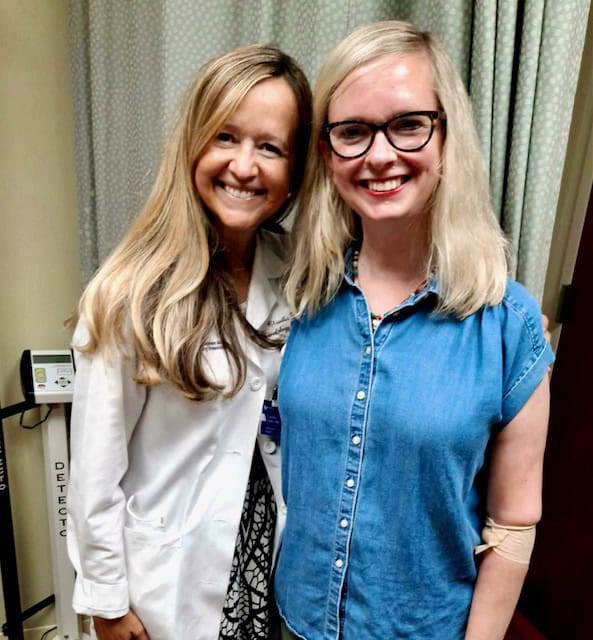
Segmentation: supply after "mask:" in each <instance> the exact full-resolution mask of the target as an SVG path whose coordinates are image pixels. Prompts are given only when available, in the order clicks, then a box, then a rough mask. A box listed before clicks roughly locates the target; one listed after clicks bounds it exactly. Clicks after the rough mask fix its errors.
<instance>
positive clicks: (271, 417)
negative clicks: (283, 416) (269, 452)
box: [259, 387, 281, 442]
mask: <svg viewBox="0 0 593 640" xmlns="http://www.w3.org/2000/svg"><path fill="white" fill-rule="evenodd" d="M276 397H277V389H276V387H274V394H273V396H272V399H271V400H264V406H263V407H262V416H261V421H260V423H259V432H260V434H261V435H262V436H268V437H270V438H272V440H275V441H276V442H280V430H281V429H280V428H281V423H280V411H279V410H278V405H277V404H276Z"/></svg>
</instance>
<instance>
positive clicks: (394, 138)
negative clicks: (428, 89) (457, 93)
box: [324, 111, 447, 159]
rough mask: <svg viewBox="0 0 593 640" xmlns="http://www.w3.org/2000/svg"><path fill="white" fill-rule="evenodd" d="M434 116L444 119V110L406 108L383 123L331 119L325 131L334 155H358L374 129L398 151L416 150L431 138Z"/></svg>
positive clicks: (372, 137) (372, 138)
mask: <svg viewBox="0 0 593 640" xmlns="http://www.w3.org/2000/svg"><path fill="white" fill-rule="evenodd" d="M437 120H442V121H446V120H447V116H446V115H445V112H444V111H409V112H407V113H401V114H400V115H398V116H395V118H391V120H388V121H387V122H383V123H382V124H374V123H372V122H360V121H359V120H343V121H342V122H330V123H329V124H327V125H326V126H325V129H324V133H325V139H326V140H327V142H328V144H329V146H330V148H331V150H332V151H333V152H334V153H335V154H336V155H337V156H340V158H349V159H351V158H360V156H363V155H364V154H365V153H366V152H367V151H368V150H369V149H370V148H371V146H372V144H373V142H374V141H375V135H376V134H377V131H382V132H383V134H384V135H385V137H386V138H387V140H388V141H389V144H390V145H391V146H392V147H394V148H395V149H397V150H398V151H419V150H420V149H422V147H425V146H426V145H427V144H428V143H429V142H430V139H431V138H432V134H433V133H434V127H435V123H436V121H437Z"/></svg>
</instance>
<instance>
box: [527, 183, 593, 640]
mask: <svg viewBox="0 0 593 640" xmlns="http://www.w3.org/2000/svg"><path fill="white" fill-rule="evenodd" d="M592 608H593V190H592V191H591V195H590V197H589V205H588V209H587V214H586V217H585V224H584V228H583V234H582V236H581V241H580V246H579V252H578V256H577V261H576V266H575V272H574V277H573V282H572V288H571V290H570V305H569V307H568V308H567V309H566V317H565V319H564V321H563V325H562V333H561V335H560V342H559V345H558V350H557V353H556V363H555V365H554V370H553V374H552V380H551V413H550V433H549V437H548V444H547V449H546V462H545V467H544V516H543V519H542V522H541V523H540V525H539V526H538V533H537V541H536V546H535V550H534V555H533V558H532V562H531V568H530V570H529V575H528V577H527V582H526V585H525V588H524V592H523V596H522V599H521V603H520V609H521V611H522V612H523V613H524V614H525V615H526V616H527V617H528V618H529V619H530V620H531V621H532V622H533V623H534V624H535V625H536V626H537V627H538V629H539V630H540V631H541V632H542V633H543V634H544V635H545V637H546V638H548V640H588V639H590V638H593V611H592Z"/></svg>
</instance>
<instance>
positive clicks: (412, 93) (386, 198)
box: [322, 52, 443, 228]
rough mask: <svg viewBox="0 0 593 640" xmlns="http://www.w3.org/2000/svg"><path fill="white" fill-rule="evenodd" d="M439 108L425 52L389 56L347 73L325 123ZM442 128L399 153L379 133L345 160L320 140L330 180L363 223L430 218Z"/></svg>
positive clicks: (375, 120) (378, 118) (383, 118)
mask: <svg viewBox="0 0 593 640" xmlns="http://www.w3.org/2000/svg"><path fill="white" fill-rule="evenodd" d="M438 108H439V105H438V101H437V98H436V96H435V93H434V90H433V82H432V75H431V70H430V65H429V62H428V59H427V58H426V56H425V54H424V53H421V52H419V53H407V54H402V55H395V54H388V55H384V56H381V57H379V58H375V59H373V60H371V61H369V62H367V63H365V64H363V65H361V66H359V67H357V68H356V69H354V70H353V71H352V72H350V73H349V74H348V75H347V76H346V78H345V79H344V80H343V81H342V83H341V84H340V85H339V86H338V88H337V89H336V91H335V92H334V94H333V96H332V98H331V101H330V103H329V110H328V118H327V119H328V121H329V122H340V121H344V120H358V121H363V122H371V123H382V122H386V121H387V120H389V119H391V118H393V117H395V116H397V115H399V114H401V113H405V112H408V111H420V110H436V109H438ZM442 140H443V135H442V129H441V127H440V124H438V123H437V125H436V128H435V131H434V134H433V136H432V138H431V140H430V142H429V143H428V144H427V145H426V146H425V147H423V148H422V149H420V150H418V151H412V152H410V151H407V152H403V151H398V150H397V149H395V148H394V147H392V146H391V145H390V144H389V142H388V140H387V138H386V137H385V135H384V134H383V133H382V132H380V131H379V132H377V134H376V136H375V140H374V142H373V144H372V146H371V148H370V149H369V151H368V152H367V153H366V154H365V155H363V156H362V157H360V158H352V159H344V158H340V157H339V156H337V155H335V154H334V153H332V152H331V151H330V149H329V148H328V146H327V145H326V144H325V143H322V152H323V155H324V158H325V161H326V164H327V167H328V169H329V171H330V173H331V175H332V179H333V182H334V184H335V186H336V189H337V190H338V192H339V194H340V195H341V196H342V198H343V199H344V201H345V202H346V204H347V205H348V206H349V207H350V208H351V209H352V210H353V211H355V212H356V213H357V214H358V215H359V216H360V217H361V220H362V223H363V228H364V226H365V223H370V222H372V221H383V220H394V219H398V218H400V219H403V218H405V219H410V218H411V217H414V219H415V220H416V221H418V220H419V217H422V218H424V219H426V218H427V217H428V212H429V206H430V204H429V203H430V199H431V196H432V194H433V192H434V190H435V189H436V187H437V185H438V182H439V167H440V159H441V147H442Z"/></svg>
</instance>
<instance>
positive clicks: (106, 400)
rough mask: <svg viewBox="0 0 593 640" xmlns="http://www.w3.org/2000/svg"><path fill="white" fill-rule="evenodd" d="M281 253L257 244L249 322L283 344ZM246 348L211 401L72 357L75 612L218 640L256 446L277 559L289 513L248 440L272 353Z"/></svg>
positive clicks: (119, 364) (269, 238) (168, 634)
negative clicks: (221, 394) (228, 386)
mask: <svg viewBox="0 0 593 640" xmlns="http://www.w3.org/2000/svg"><path fill="white" fill-rule="evenodd" d="M282 244H283V243H282V238H281V237H278V236H276V235H274V234H271V233H267V232H261V233H260V234H258V244H257V249H256V255H255V261H254V268H253V275H252V281H251V284H250V288H249V294H248V299H247V310H246V314H247V319H248V321H249V322H250V323H251V324H252V325H253V326H254V327H256V328H258V329H263V330H264V331H265V332H266V333H267V334H268V335H274V336H278V337H283V338H285V337H286V335H287V333H288V329H289V327H290V315H289V312H288V309H287V307H286V305H285V304H284V303H283V302H282V301H281V297H280V291H279V282H278V278H279V276H280V275H281V272H282V269H283V250H282ZM84 331H85V329H84V327H83V326H82V325H81V326H79V328H78V329H77V332H76V333H75V338H74V343H75V344H76V343H77V341H78V342H79V341H80V340H81V339H83V336H84ZM210 346H211V348H210V349H209V351H208V353H207V359H208V363H209V365H210V367H211V369H212V372H213V374H214V376H215V377H216V378H217V379H219V380H224V379H226V377H227V376H228V364H227V361H226V358H225V356H224V352H223V350H222V349H221V348H220V343H218V342H217V341H216V340H213V341H212V343H211V345H210ZM245 350H246V355H247V359H248V367H247V379H246V382H245V384H244V386H243V388H242V389H241V390H240V391H239V393H238V394H237V395H236V396H234V397H233V398H231V399H221V398H219V399H217V400H214V401H211V402H195V401H191V400H188V399H187V398H185V397H184V396H183V395H182V394H181V393H180V392H179V391H178V390H175V389H173V388H172V387H171V386H170V385H169V384H166V383H163V384H159V385H156V386H154V387H150V388H147V387H145V386H142V385H138V384H136V383H135V382H134V381H133V380H132V372H133V368H134V367H133V363H132V362H130V361H129V360H126V359H123V358H120V359H115V360H113V361H111V362H109V363H107V362H106V361H105V360H104V359H103V357H102V355H101V354H100V353H98V354H94V355H91V356H86V355H84V354H81V353H77V358H76V364H77V370H76V381H75V393H74V402H73V407H72V433H71V454H72V462H71V469H70V485H69V493H68V514H69V515H68V551H69V555H70V558H71V560H72V563H73V565H74V568H75V569H76V572H77V578H76V585H75V589H74V598H73V606H74V609H75V610H76V611H77V612H78V613H81V614H88V615H98V616H102V617H107V618H114V617H118V616H121V615H123V614H125V613H126V612H127V611H128V608H129V607H131V608H132V609H133V610H134V611H135V612H136V613H137V614H138V616H139V617H140V619H141V620H142V622H143V623H144V625H145V627H146V629H147V632H148V634H149V636H150V638H151V640H186V639H187V640H189V639H190V638H191V640H216V639H217V638H218V633H219V627H220V619H221V612H222V606H223V603H224V600H225V596H226V592H227V587H228V580H229V574H230V570H231V564H232V558H233V554H234V549H235V541H236V537H237V532H238V528H239V522H240V518H241V511H242V507H243V501H244V497H245V490H246V487H247V482H248V478H249V471H250V468H251V459H252V455H253V450H254V446H255V443H256V440H257V441H258V442H259V445H260V450H261V453H262V458H263V460H264V463H265V465H266V468H267V470H268V474H269V476H270V479H271V482H272V486H273V488H274V493H275V497H276V501H277V505H278V522H277V525H276V545H275V551H276V550H277V544H278V540H279V537H280V534H281V531H282V529H283V527H284V520H285V513H286V507H285V505H284V502H283V500H282V493H281V486H280V451H279V447H275V446H274V444H273V443H272V442H271V441H269V439H268V438H266V437H265V436H261V435H258V431H259V422H260V416H261V412H262V406H263V402H264V399H266V398H268V399H269V398H270V397H271V395H272V390H273V387H274V385H275V384H276V377H277V373H278V368H279V365H280V353H279V352H278V351H277V350H266V349H262V348H260V347H257V346H256V345H254V344H252V343H251V342H248V341H246V342H245ZM266 441H268V442H267V443H266Z"/></svg>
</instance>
